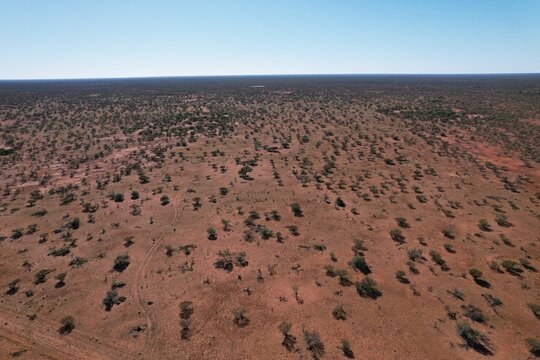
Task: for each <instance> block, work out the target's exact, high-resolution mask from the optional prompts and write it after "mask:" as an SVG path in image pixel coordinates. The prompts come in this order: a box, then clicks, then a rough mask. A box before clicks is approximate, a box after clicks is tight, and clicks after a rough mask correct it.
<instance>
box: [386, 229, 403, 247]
mask: <svg viewBox="0 0 540 360" xmlns="http://www.w3.org/2000/svg"><path fill="white" fill-rule="evenodd" d="M390 237H391V238H392V240H394V241H395V242H397V243H399V244H404V243H405V236H403V234H401V230H399V229H394V230H391V231H390Z"/></svg>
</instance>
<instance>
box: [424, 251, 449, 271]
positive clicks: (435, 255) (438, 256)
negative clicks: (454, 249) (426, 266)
mask: <svg viewBox="0 0 540 360" xmlns="http://www.w3.org/2000/svg"><path fill="white" fill-rule="evenodd" d="M429 255H430V256H431V259H432V260H433V261H434V262H435V264H437V265H439V266H440V267H441V270H442V271H448V270H450V268H449V267H448V265H446V261H444V260H443V258H442V256H441V254H439V253H438V252H436V251H435V250H432V251H430V253H429Z"/></svg>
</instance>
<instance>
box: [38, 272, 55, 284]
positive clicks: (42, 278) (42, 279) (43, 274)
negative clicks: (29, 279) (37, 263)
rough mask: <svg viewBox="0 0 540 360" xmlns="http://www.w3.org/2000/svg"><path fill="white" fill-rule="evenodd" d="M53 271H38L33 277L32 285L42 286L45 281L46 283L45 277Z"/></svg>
mask: <svg viewBox="0 0 540 360" xmlns="http://www.w3.org/2000/svg"><path fill="white" fill-rule="evenodd" d="M52 271H53V270H51V269H41V270H39V271H38V272H37V273H36V275H35V276H34V284H36V285H38V284H43V283H44V282H45V281H47V275H48V274H49V273H51V272H52Z"/></svg>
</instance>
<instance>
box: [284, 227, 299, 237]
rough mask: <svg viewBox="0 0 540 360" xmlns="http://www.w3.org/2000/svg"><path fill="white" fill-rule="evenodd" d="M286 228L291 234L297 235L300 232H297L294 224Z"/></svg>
mask: <svg viewBox="0 0 540 360" xmlns="http://www.w3.org/2000/svg"><path fill="white" fill-rule="evenodd" d="M287 229H289V232H290V233H291V235H292V236H298V235H300V232H298V226H296V225H289V226H287Z"/></svg>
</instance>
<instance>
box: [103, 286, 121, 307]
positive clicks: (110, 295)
mask: <svg viewBox="0 0 540 360" xmlns="http://www.w3.org/2000/svg"><path fill="white" fill-rule="evenodd" d="M124 301H126V298H125V297H124V296H118V293H117V292H116V291H115V290H111V291H107V295H106V296H105V298H104V299H103V301H102V303H103V306H105V311H111V309H112V307H113V305H120V304H121V303H123V302H124Z"/></svg>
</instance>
